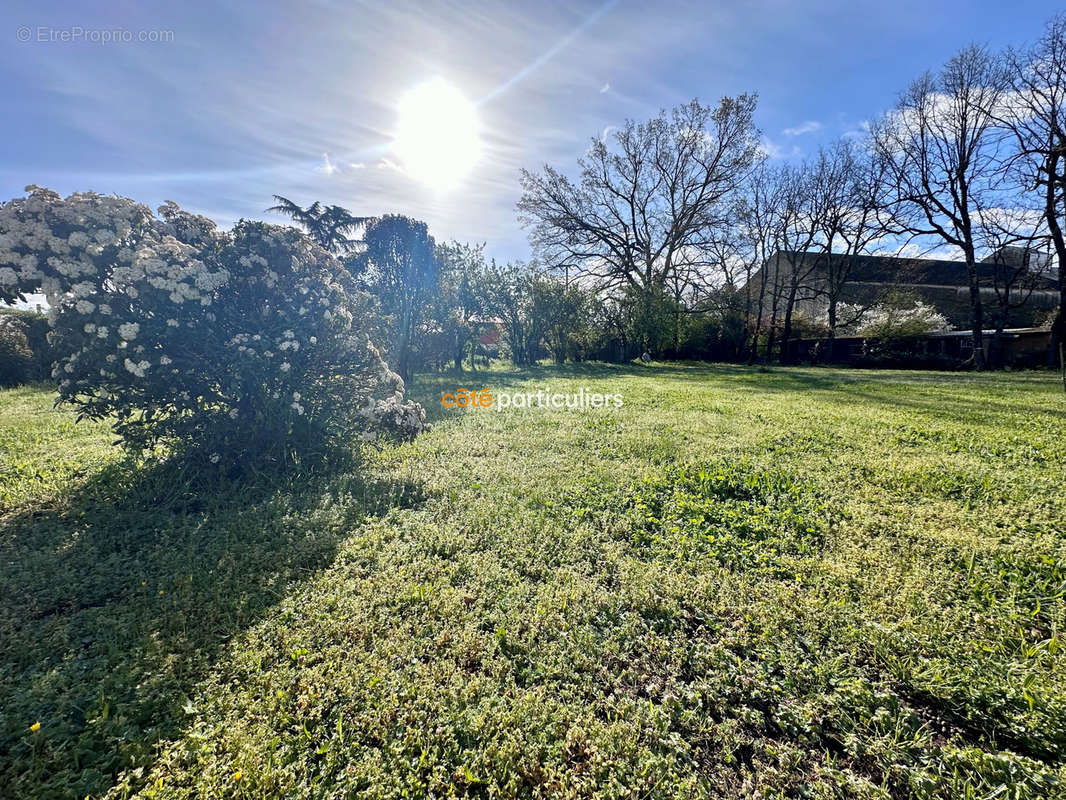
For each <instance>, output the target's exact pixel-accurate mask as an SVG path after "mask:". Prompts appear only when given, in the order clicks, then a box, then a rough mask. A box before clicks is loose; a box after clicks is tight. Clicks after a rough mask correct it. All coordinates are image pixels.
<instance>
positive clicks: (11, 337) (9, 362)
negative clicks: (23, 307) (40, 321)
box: [0, 317, 34, 387]
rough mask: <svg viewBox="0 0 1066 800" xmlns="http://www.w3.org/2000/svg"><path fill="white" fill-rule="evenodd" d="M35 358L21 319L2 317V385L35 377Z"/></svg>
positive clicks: (0, 332)
mask: <svg viewBox="0 0 1066 800" xmlns="http://www.w3.org/2000/svg"><path fill="white" fill-rule="evenodd" d="M33 366H34V358H33V351H32V350H31V349H30V343H29V341H28V340H27V338H26V328H25V326H24V325H23V324H22V323H21V321H19V320H15V319H12V318H3V317H0V387H9V386H19V385H21V384H23V383H26V382H27V381H29V380H31V379H32V377H33Z"/></svg>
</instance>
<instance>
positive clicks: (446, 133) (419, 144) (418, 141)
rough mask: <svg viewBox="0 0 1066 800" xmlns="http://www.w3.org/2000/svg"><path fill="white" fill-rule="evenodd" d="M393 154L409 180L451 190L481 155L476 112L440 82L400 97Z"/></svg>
mask: <svg viewBox="0 0 1066 800" xmlns="http://www.w3.org/2000/svg"><path fill="white" fill-rule="evenodd" d="M397 111H398V116H397V122H396V141H395V142H394V149H395V152H396V155H397V156H399V158H400V161H401V162H402V164H403V167H404V169H405V170H406V171H407V174H409V175H410V176H411V177H412V178H414V179H416V180H418V181H421V182H422V183H424V184H426V185H427V186H430V187H432V188H433V189H437V190H445V189H450V188H452V187H454V186H455V185H456V184H458V183H459V182H460V181H461V180H462V179H463V178H464V177H465V176H466V175H467V173H469V172H470V170H471V168H472V167H473V166H474V163H475V162H476V161H477V159H478V156H479V155H480V154H481V139H480V136H479V133H478V127H479V126H478V118H477V109H476V108H475V107H474V104H473V103H471V102H470V101H469V100H467V99H466V97H464V96H463V93H462V92H460V91H459V90H458V89H456V88H455V87H454V86H452V85H451V84H449V83H448V82H447V81H445V80H444V79H443V78H434V79H433V80H430V81H427V82H425V83H422V84H419V85H418V86H416V87H414V88H413V89H411V90H410V91H409V92H407V94H405V95H404V96H403V97H402V98H400V103H399V106H398V108H397Z"/></svg>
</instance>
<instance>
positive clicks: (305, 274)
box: [0, 187, 424, 465]
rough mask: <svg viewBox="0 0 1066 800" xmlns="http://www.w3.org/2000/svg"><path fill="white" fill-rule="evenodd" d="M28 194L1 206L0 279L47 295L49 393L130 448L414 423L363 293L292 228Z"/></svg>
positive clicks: (290, 439)
mask: <svg viewBox="0 0 1066 800" xmlns="http://www.w3.org/2000/svg"><path fill="white" fill-rule="evenodd" d="M30 189H31V191H30V195H29V196H28V197H26V198H20V199H16V200H12V201H10V202H9V203H6V204H4V205H3V206H2V207H0V232H2V233H3V235H4V237H5V241H7V242H8V249H7V250H5V251H3V257H4V258H5V259H6V261H5V262H4V264H6V265H7V266H2V265H0V281H2V282H3V283H5V284H6V288H5V287H4V286H0V289H4V291H7V292H8V293H11V294H18V293H23V292H26V291H34V290H37V289H41V290H43V291H45V292H46V294H47V295H48V299H49V303H50V305H51V311H50V313H49V316H50V320H51V323H52V327H53V331H52V333H51V335H50V341H51V343H52V344H53V346H54V347H55V353H56V354H57V355H58V361H57V364H56V366H55V369H54V370H53V377H54V378H56V379H57V380H59V396H60V400H61V401H63V402H65V403H69V404H71V405H73V406H74V407H76V408H77V410H78V412H79V414H80V416H81V417H83V418H88V419H94V420H95V419H104V418H110V419H112V420H113V422H114V425H113V427H114V431H115V432H116V433H117V434H118V436H119V437H120V439H121V441H122V443H123V444H124V445H126V446H127V447H129V448H130V449H132V450H135V451H141V452H143V451H149V450H152V449H153V448H155V447H156V446H157V445H160V444H163V445H168V446H171V447H173V448H175V449H178V450H184V449H190V450H196V451H198V453H199V455H200V456H201V457H203V458H205V459H209V460H210V461H211V462H213V463H228V464H238V463H240V464H245V465H248V464H252V463H258V464H262V463H267V462H273V463H276V464H277V463H286V462H290V461H293V460H297V461H298V460H300V459H302V458H306V457H310V456H315V457H317V456H320V455H322V454H324V453H325V452H327V451H331V450H336V449H337V448H338V446H339V447H341V448H344V449H346V448H347V446H348V444H349V443H350V441H351V438H352V437H354V436H360V435H362V436H364V437H365V438H368V439H375V438H377V437H378V436H379V435H395V436H398V437H400V438H404V437H409V436H412V435H415V434H416V433H418V432H419V431H420V430H421V428H422V421H423V419H424V413H423V412H422V409H421V408H420V407H418V406H417V405H416V404H411V403H406V402H404V400H403V384H402V382H401V381H400V379H399V378H398V377H397V376H396V375H395V374H394V373H392V372H391V371H390V370H389V369H388V367H387V366H386V365H385V363H384V362H383V361H382V359H381V357H380V355H379V354H378V351H377V350H376V349H375V348H374V346H373V344H372V343H371V341H370V338H369V335H370V334H371V333H372V332H373V330H374V325H373V320H374V314H373V309H372V308H371V305H370V298H369V297H368V296H367V295H366V294H364V293H361V292H357V291H354V290H353V289H352V288H351V286H350V281H349V280H347V275H346V274H345V273H344V271H343V270H342V268H341V267H340V265H339V264H338V263H337V262H336V260H334V259H333V258H332V256H330V255H329V254H328V253H327V252H326V251H325V250H323V249H322V248H321V247H318V246H317V245H315V244H314V243H313V242H312V241H311V240H309V239H308V238H307V237H306V236H304V235H303V234H301V233H300V232H298V231H296V230H294V229H293V228H281V227H277V226H271V225H266V224H264V223H256V222H247V221H241V222H239V223H238V224H237V225H236V226H235V227H234V228H233V230H232V231H230V232H225V233H223V232H219V231H218V230H217V229H216V228H215V225H214V223H212V222H211V221H210V220H208V219H205V218H203V217H197V216H194V215H191V214H187V213H185V212H183V211H181V210H180V209H179V208H178V207H177V206H175V205H173V204H166V205H164V206H163V207H162V208H160V210H159V211H160V217H159V218H157V217H154V216H153V215H152V214H151V212H150V211H149V210H148V209H147V208H145V207H144V206H140V205H137V204H135V203H133V201H131V200H128V199H125V198H118V197H102V196H99V195H96V194H93V193H86V194H75V195H71V196H70V197H68V198H66V199H63V198H60V197H59V195H58V194H56V193H55V192H51V191H49V190H45V189H40V188H38V187H30ZM42 229H43V230H47V231H50V232H51V238H48V239H47V242H46V243H42V240H41V237H40V235H39V232H40V230H42Z"/></svg>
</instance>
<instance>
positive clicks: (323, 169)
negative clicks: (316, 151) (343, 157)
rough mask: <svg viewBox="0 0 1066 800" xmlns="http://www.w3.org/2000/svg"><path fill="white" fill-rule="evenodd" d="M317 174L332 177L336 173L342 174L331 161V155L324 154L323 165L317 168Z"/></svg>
mask: <svg viewBox="0 0 1066 800" xmlns="http://www.w3.org/2000/svg"><path fill="white" fill-rule="evenodd" d="M315 172H320V173H322V174H323V175H332V174H333V173H335V172H340V167H338V166H337V165H336V164H334V163H333V162H332V161H330V160H329V153H323V154H322V163H321V164H320V165H319V166H317V167H315Z"/></svg>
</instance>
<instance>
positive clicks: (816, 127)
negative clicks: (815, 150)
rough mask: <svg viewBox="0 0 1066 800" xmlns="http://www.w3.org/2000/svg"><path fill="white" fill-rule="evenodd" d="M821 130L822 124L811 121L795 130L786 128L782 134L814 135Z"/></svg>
mask: <svg viewBox="0 0 1066 800" xmlns="http://www.w3.org/2000/svg"><path fill="white" fill-rule="evenodd" d="M821 129H822V123H820V122H818V121H817V120H813V119H809V120H807V121H806V122H803V123H801V124H799V125H797V126H796V127H794V128H785V129H784V130H783V131H781V133H783V134H785V136H802V135H803V134H805V133H814V132H816V131H820V130H821Z"/></svg>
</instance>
